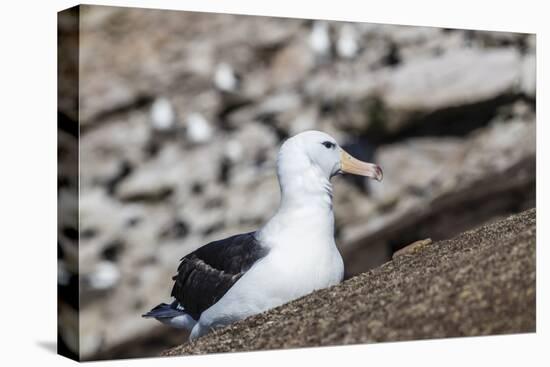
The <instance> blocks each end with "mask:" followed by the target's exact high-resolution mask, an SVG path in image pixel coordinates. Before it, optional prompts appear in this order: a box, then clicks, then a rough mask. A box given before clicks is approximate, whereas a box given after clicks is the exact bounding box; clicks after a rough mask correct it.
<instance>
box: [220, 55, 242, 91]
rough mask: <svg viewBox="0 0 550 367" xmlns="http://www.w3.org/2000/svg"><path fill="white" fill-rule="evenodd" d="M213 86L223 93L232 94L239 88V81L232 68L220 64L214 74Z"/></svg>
mask: <svg viewBox="0 0 550 367" xmlns="http://www.w3.org/2000/svg"><path fill="white" fill-rule="evenodd" d="M214 84H215V85H216V88H218V89H219V90H221V91H223V92H234V91H235V90H237V88H238V87H239V79H238V77H237V75H236V74H235V71H234V70H233V68H232V67H231V66H230V65H229V64H226V63H224V62H222V63H220V64H218V66H217V67H216V71H215V72H214Z"/></svg>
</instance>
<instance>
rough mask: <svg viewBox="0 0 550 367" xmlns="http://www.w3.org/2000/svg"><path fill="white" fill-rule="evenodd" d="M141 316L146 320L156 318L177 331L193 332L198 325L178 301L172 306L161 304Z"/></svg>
mask: <svg viewBox="0 0 550 367" xmlns="http://www.w3.org/2000/svg"><path fill="white" fill-rule="evenodd" d="M141 316H142V317H144V318H155V319H157V320H158V321H160V322H162V323H163V324H165V325H168V326H171V327H173V328H176V329H187V330H191V329H193V327H194V326H195V324H196V323H197V321H196V320H195V319H193V318H192V317H191V316H190V315H189V314H187V313H186V312H185V310H184V309H183V307H182V306H181V305H180V304H179V303H178V301H174V302H172V303H171V304H167V303H161V304H160V305H158V306H155V307H154V308H153V309H152V310H151V311H149V312H147V313H146V314H143V315H141Z"/></svg>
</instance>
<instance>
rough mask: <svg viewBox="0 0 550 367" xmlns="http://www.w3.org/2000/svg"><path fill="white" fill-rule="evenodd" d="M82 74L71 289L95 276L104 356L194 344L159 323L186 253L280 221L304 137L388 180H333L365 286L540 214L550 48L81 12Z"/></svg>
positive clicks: (83, 329) (97, 328) (495, 36)
mask: <svg viewBox="0 0 550 367" xmlns="http://www.w3.org/2000/svg"><path fill="white" fill-rule="evenodd" d="M60 27H63V24H60ZM66 31H70V30H66ZM72 31H74V30H72ZM79 63H80V110H79V114H80V138H81V145H80V164H81V167H80V169H81V170H80V174H81V176H80V223H79V224H80V231H81V232H80V247H79V258H78V260H76V259H75V256H74V253H75V246H76V244H77V240H78V232H77V223H73V222H71V218H69V217H67V218H64V217H63V216H60V219H59V233H60V235H59V238H60V241H59V248H60V252H61V255H60V256H61V258H62V261H61V262H60V265H59V279H60V282H65V283H67V284H69V282H70V280H69V279H72V278H71V274H72V273H71V271H74V269H75V268H76V266H75V262H78V265H79V271H80V274H81V278H80V312H81V313H80V315H81V318H80V334H81V338H80V347H81V355H82V357H83V358H84V359H97V358H100V359H102V358H115V357H140V356H152V355H156V354H158V353H159V352H160V351H162V350H164V349H166V348H168V347H170V346H174V345H178V344H181V343H182V342H183V341H184V340H185V339H186V337H187V336H186V335H185V332H182V331H174V330H170V329H168V328H167V327H164V326H162V325H160V324H157V323H155V322H153V321H151V320H144V319H142V318H141V317H140V315H141V314H142V313H143V312H145V311H147V310H148V309H150V308H151V307H152V306H154V305H156V304H157V303H158V302H159V301H161V300H163V299H164V300H167V299H168V295H169V293H170V290H171V276H172V275H174V273H175V270H176V267H177V265H178V260H179V259H180V258H181V257H182V256H184V255H185V254H187V253H189V252H191V251H192V250H194V249H195V248H197V247H199V246H202V245H203V244H206V243H207V242H209V241H211V240H214V239H218V238H220V237H223V236H227V235H230V234H234V233H238V232H243V231H250V230H254V229H256V228H258V227H259V226H260V225H261V224H262V223H263V222H264V221H266V220H267V219H268V218H269V217H270V216H271V215H272V214H273V212H274V211H275V210H276V208H277V205H278V200H279V187H278V183H277V180H276V176H275V158H276V153H277V149H278V147H279V145H280V144H281V143H282V142H283V141H284V139H286V138H287V137H289V136H292V135H294V134H296V133H298V132H300V131H304V130H309V129H316V130H323V131H325V132H327V133H329V134H331V135H333V136H334V137H335V138H336V139H337V140H338V141H339V142H340V143H341V145H342V146H344V148H346V149H347V150H348V151H349V152H350V153H352V154H353V155H355V156H357V157H359V158H362V159H364V160H370V161H373V162H376V163H378V164H379V165H381V166H382V168H383V169H384V174H385V175H384V181H383V182H382V183H376V182H366V181H365V180H362V179H358V178H351V177H344V178H342V177H339V178H336V179H334V180H333V184H334V190H335V202H334V206H335V215H336V233H337V243H338V245H339V247H340V250H341V252H342V254H343V257H344V262H345V265H346V273H347V276H352V275H354V274H358V273H360V272H364V271H366V270H368V269H371V268H373V267H375V266H378V265H380V264H382V263H384V262H385V261H387V260H389V259H390V258H391V255H392V253H393V252H395V251H396V250H398V249H400V248H402V247H404V246H406V245H407V244H409V243H411V242H413V241H416V240H418V239H423V238H427V237H430V238H432V239H434V240H440V239H446V238H449V237H451V236H453V235H456V234H458V233H460V232H462V231H464V230H466V229H470V228H474V227H478V226H480V225H481V224H483V223H487V222H489V221H493V220H495V219H497V218H501V217H503V216H505V215H508V214H510V213H516V212H519V211H521V210H523V209H526V208H530V207H534V206H535V80H536V79H535V36H534V35H529V34H516V33H502V32H488V31H469V30H454V29H441V28H430V27H408V26H394V25H380V24H369V23H346V22H329V21H317V20H315V21H313V20H302V19H283V18H270V17H252V16H241V15H226V14H207V13H193V12H180V11H161V10H145V9H131V8H115V7H100V6H81V8H80V60H79ZM59 87H60V88H63V83H60V85H59ZM64 108H65V106H64V105H63V101H61V103H60V110H61V113H63V112H64V111H63V110H64ZM63 116H64V117H63V118H64V119H67V120H68V121H69V122H65V124H66V125H70V124H71V123H72V124H76V122H75V121H76V120H77V117H76V116H71V115H70V113H65V114H64V115H63ZM71 121H72V122H71ZM71 139H72V141H74V134H73V135H71V134H67V133H64V132H63V131H60V138H59V141H60V153H59V157H60V184H59V186H58V187H59V195H60V197H63V195H66V194H67V193H68V190H69V188H71V187H72V188H74V187H75V185H76V182H74V180H72V179H71V178H70V177H65V176H64V172H65V171H64V165H63V164H64V163H63V157H64V154H68V153H67V152H68V151H70V150H71V149H74V146H73V145H74V144H73V143H71ZM65 168H67V167H65ZM67 210H68V211H70V210H73V211H74V210H77V209H76V208H72V207H70V208H67ZM71 254H72V256H71ZM73 276H74V275H73ZM67 312H69V311H67Z"/></svg>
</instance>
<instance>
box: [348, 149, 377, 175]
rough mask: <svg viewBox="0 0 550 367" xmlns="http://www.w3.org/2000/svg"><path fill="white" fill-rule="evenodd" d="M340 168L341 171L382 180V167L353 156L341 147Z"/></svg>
mask: <svg viewBox="0 0 550 367" xmlns="http://www.w3.org/2000/svg"><path fill="white" fill-rule="evenodd" d="M340 170H341V171H342V172H343V173H351V174H353V175H359V176H365V177H370V178H374V179H375V180H377V181H382V177H383V173H382V169H381V168H380V167H379V166H378V165H376V164H373V163H367V162H363V161H360V160H359V159H357V158H353V157H352V156H351V155H350V154H349V153H348V152H346V151H345V150H344V149H342V148H340Z"/></svg>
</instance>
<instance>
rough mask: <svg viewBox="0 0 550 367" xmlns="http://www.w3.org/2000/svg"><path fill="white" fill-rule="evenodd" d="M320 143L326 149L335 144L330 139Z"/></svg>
mask: <svg viewBox="0 0 550 367" xmlns="http://www.w3.org/2000/svg"><path fill="white" fill-rule="evenodd" d="M321 144H323V145H324V146H325V148H327V149H331V148H334V147H335V146H336V144H334V143H333V142H330V141H324V142H322V143H321Z"/></svg>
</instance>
